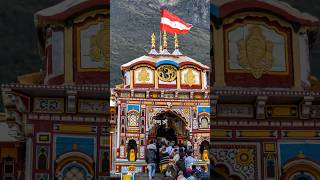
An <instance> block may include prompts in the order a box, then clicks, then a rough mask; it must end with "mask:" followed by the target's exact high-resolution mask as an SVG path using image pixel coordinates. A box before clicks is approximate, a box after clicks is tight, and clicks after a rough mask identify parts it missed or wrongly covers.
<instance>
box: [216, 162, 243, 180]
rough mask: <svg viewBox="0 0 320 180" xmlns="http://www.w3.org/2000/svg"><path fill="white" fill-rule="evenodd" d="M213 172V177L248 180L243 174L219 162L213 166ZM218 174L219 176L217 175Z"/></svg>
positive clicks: (223, 179) (227, 179) (226, 179)
mask: <svg viewBox="0 0 320 180" xmlns="http://www.w3.org/2000/svg"><path fill="white" fill-rule="evenodd" d="M211 174H212V175H213V177H212V178H213V179H218V178H219V179H221V180H246V178H244V177H243V176H242V175H240V174H237V173H234V172H233V171H232V170H230V167H228V166H227V165H225V164H217V165H214V166H213V169H212V172H211ZM215 176H217V177H215Z"/></svg>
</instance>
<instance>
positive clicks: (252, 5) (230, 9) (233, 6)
mask: <svg viewBox="0 0 320 180" xmlns="http://www.w3.org/2000/svg"><path fill="white" fill-rule="evenodd" d="M248 10H253V11H259V10H260V11H261V10H263V11H268V12H272V13H274V14H276V15H278V16H280V17H282V18H284V19H286V20H287V21H290V22H294V23H299V24H301V25H305V26H320V21H310V20H307V19H303V18H301V17H299V16H295V15H292V14H290V13H289V12H288V11H286V10H284V9H282V8H279V7H276V6H273V5H271V4H269V3H266V2H263V1H256V0H241V1H232V2H229V3H226V4H224V5H222V6H221V7H220V16H221V17H222V18H225V17H227V16H230V15H232V14H235V13H238V12H242V11H248Z"/></svg>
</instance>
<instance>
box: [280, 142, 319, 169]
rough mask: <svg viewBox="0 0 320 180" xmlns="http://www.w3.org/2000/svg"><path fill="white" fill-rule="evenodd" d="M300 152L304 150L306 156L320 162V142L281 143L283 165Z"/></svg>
mask: <svg viewBox="0 0 320 180" xmlns="http://www.w3.org/2000/svg"><path fill="white" fill-rule="evenodd" d="M299 152H303V153H304V155H305V156H306V157H308V158H311V159H312V160H314V161H317V162H320V153H319V152H320V144H311V143H299V144H280V157H281V165H284V163H285V162H286V161H287V160H289V159H291V158H294V157H296V156H297V155H298V154H299Z"/></svg>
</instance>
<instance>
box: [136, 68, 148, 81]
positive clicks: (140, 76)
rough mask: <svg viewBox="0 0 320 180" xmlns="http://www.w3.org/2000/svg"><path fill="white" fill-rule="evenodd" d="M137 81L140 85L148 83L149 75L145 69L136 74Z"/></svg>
mask: <svg viewBox="0 0 320 180" xmlns="http://www.w3.org/2000/svg"><path fill="white" fill-rule="evenodd" d="M138 80H139V81H140V82H141V83H146V82H148V81H150V75H149V73H148V71H147V69H146V67H142V68H141V71H140V72H139V74H138Z"/></svg>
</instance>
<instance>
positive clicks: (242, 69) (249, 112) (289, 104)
mask: <svg viewBox="0 0 320 180" xmlns="http://www.w3.org/2000/svg"><path fill="white" fill-rule="evenodd" d="M210 11H211V30H212V31H211V33H212V35H211V38H212V39H211V41H212V49H211V55H212V57H211V59H212V74H211V79H212V83H211V85H212V91H211V97H212V98H211V108H212V111H211V115H212V118H211V119H212V120H211V148H210V160H211V165H212V171H211V176H212V177H213V178H214V179H221V180H223V179H228V180H230V179H233V180H279V179H281V180H298V179H306V180H315V179H320V156H319V153H317V152H319V151H320V144H319V142H320V141H319V134H320V131H319V127H320V124H319V118H320V116H319V95H320V91H319V89H318V88H316V87H318V86H317V80H315V79H314V78H312V77H311V76H310V63H309V62H310V61H309V50H310V48H311V47H312V44H313V43H314V37H315V32H316V31H317V28H318V27H319V25H320V23H319V20H318V19H317V18H315V17H313V16H311V15H309V14H306V13H301V12H299V11H298V10H297V9H294V8H292V7H290V6H289V5H288V4H286V3H283V2H281V1H271V0H270V1H262V0H246V1H240V0H228V1H225V0H213V1H212V4H211V9H210Z"/></svg>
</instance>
